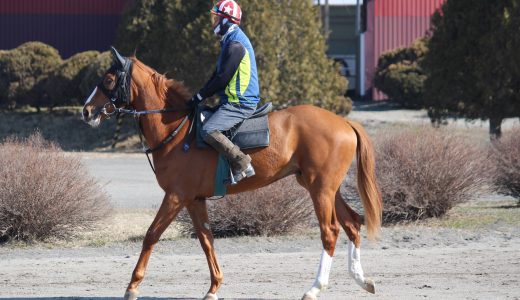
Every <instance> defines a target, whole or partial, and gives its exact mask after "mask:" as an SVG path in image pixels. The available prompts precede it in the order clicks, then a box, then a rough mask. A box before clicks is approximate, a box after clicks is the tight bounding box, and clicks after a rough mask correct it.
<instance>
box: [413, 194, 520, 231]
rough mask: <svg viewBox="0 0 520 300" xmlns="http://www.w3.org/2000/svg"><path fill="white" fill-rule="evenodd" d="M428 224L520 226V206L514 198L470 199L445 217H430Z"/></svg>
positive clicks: (425, 223)
mask: <svg viewBox="0 0 520 300" xmlns="http://www.w3.org/2000/svg"><path fill="white" fill-rule="evenodd" d="M422 225H426V226H434V227H446V228H456V229H470V230H478V229H482V228H486V227H490V226H513V227H518V226H520V206H517V205H516V202H515V201H513V200H498V201H470V202H468V203H464V204H461V205H458V206H456V207H454V208H453V209H452V210H451V211H450V212H448V213H447V214H446V216H445V217H443V218H436V219H429V220H427V221H425V222H424V223H422Z"/></svg>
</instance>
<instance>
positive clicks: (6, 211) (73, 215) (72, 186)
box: [0, 133, 110, 241]
mask: <svg viewBox="0 0 520 300" xmlns="http://www.w3.org/2000/svg"><path fill="white" fill-rule="evenodd" d="M0 165H1V166H2V168H1V169H0V239H1V240H3V241H6V240H23V241H33V240H45V239H48V238H67V237H69V236H71V234H72V233H73V232H74V231H76V230H79V229H82V228H91V227H93V226H94V225H95V224H96V222H97V221H99V220H101V219H102V218H104V217H105V216H107V214H108V212H109V211H110V205H109V202H108V197H107V196H106V195H105V194H104V193H103V192H102V190H101V189H100V187H99V185H98V184H97V182H96V181H95V180H94V179H93V178H91V177H89V176H88V173H87V171H86V169H85V168H84V167H83V165H82V164H81V161H80V159H78V158H74V157H71V156H69V155H66V153H65V152H63V151H62V150H61V149H60V148H59V147H58V146H57V145H56V144H53V143H49V142H47V141H45V140H44V139H43V137H42V136H41V135H40V134H39V133H36V134H33V135H32V136H30V137H29V138H28V139H26V140H19V139H7V140H6V141H5V142H4V143H3V144H1V145H0Z"/></svg>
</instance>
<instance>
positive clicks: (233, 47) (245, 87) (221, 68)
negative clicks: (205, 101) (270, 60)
mask: <svg viewBox="0 0 520 300" xmlns="http://www.w3.org/2000/svg"><path fill="white" fill-rule="evenodd" d="M220 46H221V52H220V55H219V58H218V62H217V68H216V70H215V72H214V73H213V76H212V77H211V79H210V80H209V81H208V83H206V85H205V86H204V88H203V89H202V90H201V91H200V92H199V94H200V95H201V96H202V98H207V97H210V96H212V95H214V94H218V95H219V96H220V103H221V104H224V103H226V102H229V103H240V104H242V105H247V106H256V105H257V104H258V102H259V101H260V86H259V84H258V73H257V69H256V59H255V52H254V50H253V46H252V45H251V42H250V41H249V38H248V37H247V36H246V35H245V33H244V32H243V31H242V30H241V29H240V27H238V26H233V27H231V28H230V29H229V31H228V32H227V33H226V34H225V35H224V36H223V37H222V40H221V42H220Z"/></svg>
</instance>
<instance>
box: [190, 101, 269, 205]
mask: <svg viewBox="0 0 520 300" xmlns="http://www.w3.org/2000/svg"><path fill="white" fill-rule="evenodd" d="M272 110H273V104H272V103H271V102H268V103H266V104H264V105H263V106H261V107H259V108H258V109H257V110H256V111H255V112H254V113H253V115H252V116H251V117H250V118H248V119H246V120H244V121H243V122H241V123H239V124H237V125H236V126H235V127H233V128H231V129H230V130H228V131H225V132H223V133H224V134H225V135H226V136H227V137H228V138H229V139H230V140H231V141H232V142H233V143H234V144H235V145H237V146H238V147H240V149H252V148H257V147H267V146H269V120H268V114H269V112H271V111H272ZM212 114H213V111H211V110H202V111H197V112H196V118H197V121H196V129H195V132H196V145H197V147H198V148H210V147H211V146H210V145H208V144H206V142H204V140H203V139H202V135H201V130H202V125H203V124H204V120H207V119H209V118H210V117H211V115H212ZM230 174H231V170H230V166H229V162H228V161H227V160H226V159H225V158H224V156H222V155H219V158H218V162H217V169H216V170H215V188H214V191H213V195H214V197H217V198H216V199H218V198H222V197H223V196H224V195H226V191H227V185H229V183H230V182H231V176H230ZM209 199H212V198H209Z"/></svg>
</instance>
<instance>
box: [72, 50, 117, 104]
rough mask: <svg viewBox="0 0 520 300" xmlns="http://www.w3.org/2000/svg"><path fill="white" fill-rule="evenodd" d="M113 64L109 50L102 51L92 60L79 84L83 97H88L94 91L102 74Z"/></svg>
mask: <svg viewBox="0 0 520 300" xmlns="http://www.w3.org/2000/svg"><path fill="white" fill-rule="evenodd" d="M111 64H112V55H111V54H110V52H109V51H106V52H102V53H100V54H99V55H98V56H97V57H96V58H94V59H93V60H91V62H90V64H89V65H88V66H87V67H86V69H85V71H84V73H83V74H84V75H83V78H82V79H81V83H80V84H79V89H80V91H81V97H82V98H86V97H88V96H89V95H90V93H92V90H94V87H95V86H96V84H98V82H99V80H100V78H101V76H103V74H104V73H105V71H106V70H108V68H110V65H111Z"/></svg>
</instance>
